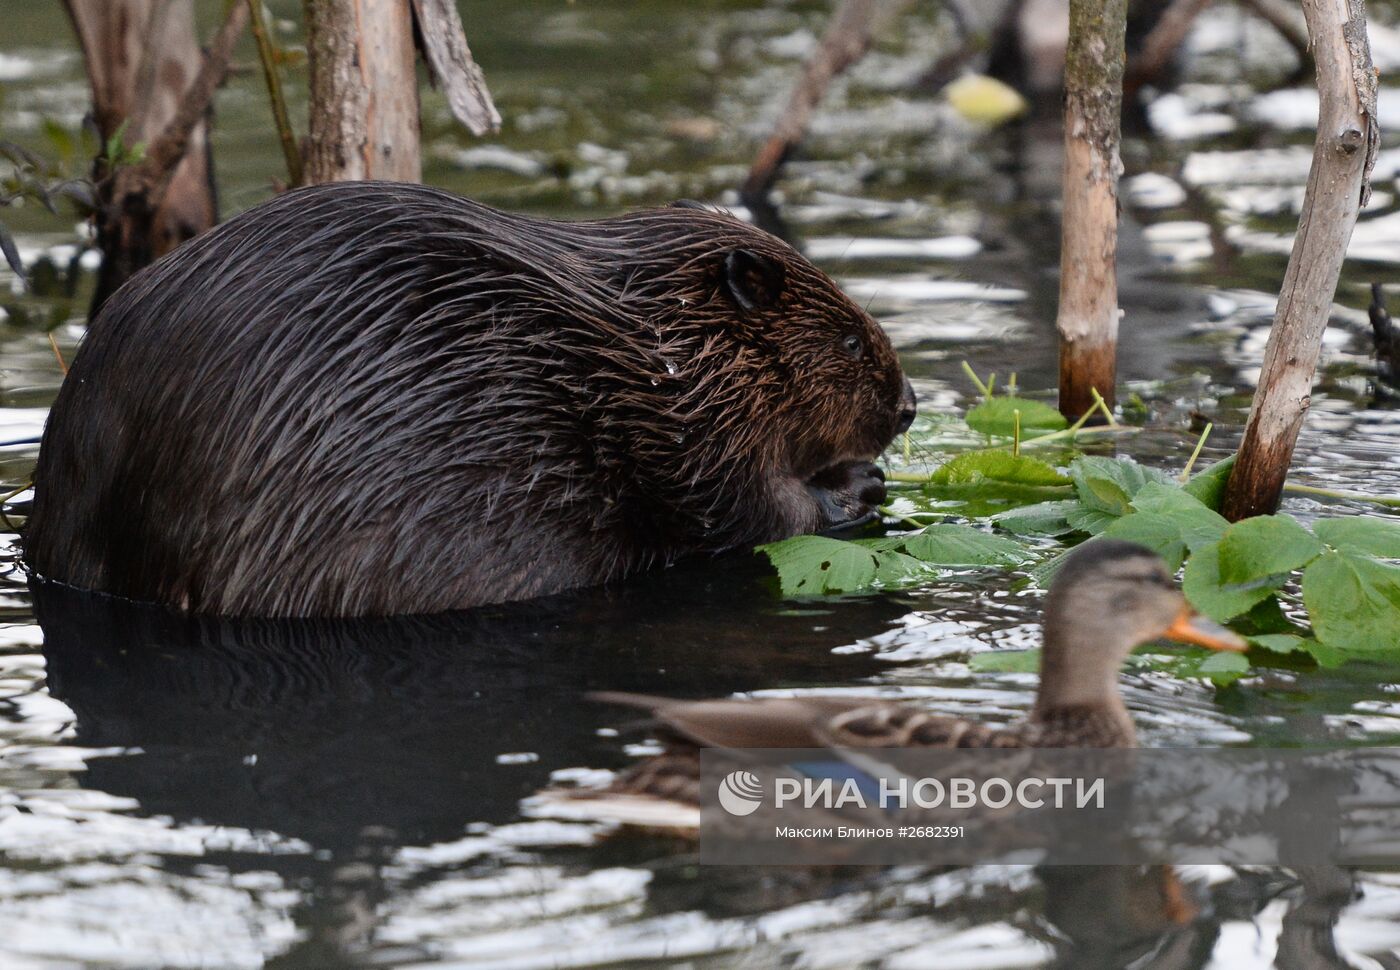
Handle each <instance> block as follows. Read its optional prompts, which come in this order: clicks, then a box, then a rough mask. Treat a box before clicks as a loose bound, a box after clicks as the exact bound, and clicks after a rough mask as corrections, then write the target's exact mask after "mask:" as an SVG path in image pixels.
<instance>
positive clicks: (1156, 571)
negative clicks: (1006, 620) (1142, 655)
mask: <svg viewBox="0 0 1400 970" xmlns="http://www.w3.org/2000/svg"><path fill="white" fill-rule="evenodd" d="M1160 639H1166V640H1175V641H1177V642H1179V643H1193V644H1197V645H1199V646H1203V647H1208V648H1209V649H1211V650H1230V651H1236V652H1238V651H1242V650H1244V649H1245V642H1244V640H1242V639H1241V638H1240V637H1238V636H1236V635H1235V634H1234V633H1232V632H1230V631H1229V630H1227V629H1225V628H1224V627H1223V626H1220V625H1219V624H1217V623H1215V622H1213V621H1211V620H1208V619H1206V618H1205V617H1203V616H1200V615H1199V614H1197V613H1196V612H1195V611H1194V610H1192V609H1191V607H1190V605H1189V604H1188V603H1187V602H1186V597H1185V595H1183V594H1182V592H1181V590H1180V589H1179V588H1177V585H1176V581H1175V579H1174V578H1173V577H1172V574H1171V573H1170V572H1169V571H1168V570H1167V566H1166V563H1164V562H1163V561H1162V559H1161V557H1160V556H1158V555H1157V554H1156V553H1154V552H1152V551H1151V550H1150V549H1146V548H1144V547H1143V546H1139V545H1137V544H1136V543H1132V542H1123V541H1121V540H1117V539H1095V540H1093V541H1092V542H1088V543H1086V544H1084V545H1083V546H1081V547H1080V548H1078V549H1076V550H1075V551H1074V552H1072V553H1070V555H1069V556H1068V557H1067V558H1066V559H1065V563H1064V565H1063V566H1061V567H1060V571H1059V572H1058V573H1057V574H1056V575H1055V579H1054V582H1052V583H1051V585H1050V592H1049V595H1048V596H1047V597H1046V600H1045V645H1044V649H1043V650H1042V652H1041V685H1040V700H1039V703H1038V704H1037V707H1038V708H1040V709H1042V710H1043V709H1046V708H1061V707H1074V706H1081V705H1085V706H1094V705H1102V704H1105V703H1121V702H1118V701H1117V700H1116V699H1117V697H1118V693H1117V690H1118V688H1117V678H1118V671H1119V669H1120V668H1121V667H1122V666H1123V662H1124V661H1125V660H1126V659H1127V658H1128V654H1130V653H1132V651H1133V648H1135V647H1137V646H1138V645H1139V644H1142V643H1148V642H1150V641H1153V640H1160Z"/></svg>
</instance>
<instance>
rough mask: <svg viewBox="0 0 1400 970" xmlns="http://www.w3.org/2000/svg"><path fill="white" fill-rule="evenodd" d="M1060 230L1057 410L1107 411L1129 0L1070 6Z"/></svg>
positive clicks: (1114, 330)
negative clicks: (1098, 399)
mask: <svg viewBox="0 0 1400 970" xmlns="http://www.w3.org/2000/svg"><path fill="white" fill-rule="evenodd" d="M1069 16H1070V24H1069V50H1068V51H1067V52H1066V57H1065V174H1064V211H1063V215H1062V220H1063V223H1062V227H1061V231H1060V239H1061V243H1060V311H1059V316H1058V318H1057V320H1056V327H1057V328H1058V330H1059V333H1060V411H1061V413H1063V414H1064V415H1065V417H1067V418H1069V419H1070V420H1075V419H1077V418H1079V417H1080V416H1081V415H1083V414H1085V413H1087V412H1088V411H1089V410H1090V409H1091V408H1093V407H1094V394H1093V392H1094V391H1095V390H1097V391H1098V393H1099V394H1100V395H1102V396H1103V398H1104V400H1105V401H1107V402H1108V403H1109V404H1110V405H1111V404H1112V403H1113V388H1114V383H1115V381H1116V376H1117V374H1116V371H1117V362H1116V356H1117V349H1118V315H1119V310H1118V275H1117V270H1116V267H1115V265H1114V263H1115V260H1116V258H1117V255H1118V175H1119V173H1120V172H1121V171H1122V169H1123V164H1122V162H1121V161H1120V160H1119V157H1118V142H1119V130H1120V116H1121V114H1122V106H1123V56H1124V55H1123V43H1124V33H1125V29H1126V24H1127V0H1070V6H1069Z"/></svg>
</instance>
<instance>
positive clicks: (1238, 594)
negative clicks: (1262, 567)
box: [1181, 542, 1284, 621]
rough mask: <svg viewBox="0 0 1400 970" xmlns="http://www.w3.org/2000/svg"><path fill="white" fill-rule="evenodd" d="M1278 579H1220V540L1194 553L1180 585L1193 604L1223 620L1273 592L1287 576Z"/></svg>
mask: <svg viewBox="0 0 1400 970" xmlns="http://www.w3.org/2000/svg"><path fill="white" fill-rule="evenodd" d="M1276 579H1277V581H1276V582H1275V581H1274V578H1271V579H1270V580H1267V581H1261V582H1258V583H1254V584H1250V585H1243V586H1241V585H1231V584H1227V583H1226V582H1225V581H1224V580H1222V579H1221V578H1220V543H1218V542H1212V543H1211V544H1210V545H1206V546H1202V547H1201V548H1199V549H1197V550H1196V551H1194V552H1193V553H1192V554H1191V559H1190V560H1189V561H1188V562H1187V563H1186V573H1185V575H1184V576H1183V577H1182V581H1181V588H1182V590H1183V591H1184V592H1185V593H1186V598H1187V599H1188V600H1190V601H1191V605H1192V606H1194V607H1195V608H1196V609H1198V610H1200V611H1201V612H1202V613H1204V614H1205V615H1206V616H1208V617H1210V618H1211V619H1212V620H1220V621H1224V620H1228V619H1230V618H1231V617H1234V616H1239V615H1240V614H1241V613H1243V612H1245V611H1246V610H1248V609H1249V608H1250V607H1252V606H1254V604H1256V603H1258V602H1260V601H1261V600H1264V599H1266V598H1267V597H1269V596H1270V595H1272V593H1273V591H1274V590H1275V589H1277V588H1278V587H1279V586H1282V585H1283V582H1284V577H1276Z"/></svg>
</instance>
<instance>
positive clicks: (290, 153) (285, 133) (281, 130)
mask: <svg viewBox="0 0 1400 970" xmlns="http://www.w3.org/2000/svg"><path fill="white" fill-rule="evenodd" d="M248 16H249V23H250V24H251V25H252V29H253V39H254V40H256V41H257V42H258V58H259V59H260V60H261V61H262V68H263V80H264V81H266V82H267V96H268V99H269V100H270V101H271V102H272V120H273V123H274V124H276V125H277V137H278V138H280V139H281V141H282V157H283V158H285V159H286V160H287V178H288V180H289V184H290V186H291V188H296V187H297V186H298V185H300V184H301V182H302V172H301V149H300V148H298V147H297V136H296V134H295V133H294V132H293V131H292V122H291V118H290V117H289V116H288V115H287V99H286V97H285V96H284V95H283V94H282V78H281V76H280V75H279V74H278V73H277V51H276V49H275V48H274V47H273V46H272V37H271V36H270V35H269V34H268V32H267V24H266V23H265V22H264V21H263V7H262V0H248Z"/></svg>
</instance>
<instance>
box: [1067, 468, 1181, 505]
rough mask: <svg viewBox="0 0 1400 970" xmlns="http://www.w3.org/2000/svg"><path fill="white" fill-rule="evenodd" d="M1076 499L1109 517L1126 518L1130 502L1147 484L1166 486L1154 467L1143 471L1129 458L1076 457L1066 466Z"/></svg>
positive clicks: (1164, 479)
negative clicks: (1155, 483) (1076, 495)
mask: <svg viewBox="0 0 1400 970" xmlns="http://www.w3.org/2000/svg"><path fill="white" fill-rule="evenodd" d="M1069 474H1070V477H1071V478H1072V479H1074V488H1075V491H1077V492H1078V493H1079V500H1080V501H1081V502H1083V503H1084V504H1085V505H1087V506H1088V507H1089V508H1092V509H1097V510H1099V511H1100V512H1107V513H1109V514H1110V515H1127V514H1128V512H1129V511H1130V510H1131V506H1132V500H1133V497H1134V496H1135V495H1137V493H1138V492H1139V491H1141V490H1142V487H1143V486H1144V485H1146V484H1147V483H1148V482H1158V483H1162V484H1168V483H1170V481H1171V480H1170V479H1169V478H1168V477H1167V476H1166V475H1164V474H1163V473H1162V472H1159V471H1157V470H1156V469H1155V468H1146V467H1144V466H1142V465H1139V464H1138V463H1137V462H1135V461H1132V460H1131V459H1127V458H1121V459H1114V458H1103V457H1100V456H1097V455H1080V456H1079V457H1078V458H1076V459H1075V460H1074V461H1073V462H1071V463H1070V466H1069Z"/></svg>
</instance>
